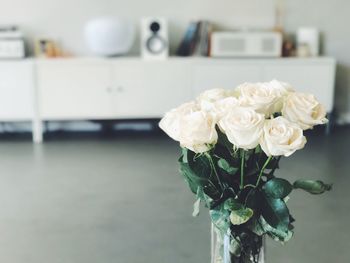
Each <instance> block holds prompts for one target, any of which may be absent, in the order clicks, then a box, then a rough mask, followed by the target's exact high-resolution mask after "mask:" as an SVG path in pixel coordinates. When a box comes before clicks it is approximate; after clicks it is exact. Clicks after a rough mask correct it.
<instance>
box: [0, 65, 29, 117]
mask: <svg viewBox="0 0 350 263" xmlns="http://www.w3.org/2000/svg"><path fill="white" fill-rule="evenodd" d="M33 84H34V83H33V64H32V63H31V62H29V61H6V62H1V63H0V94H1V96H0V120H1V121H6V120H31V119H32V118H33V113H34V102H33V92H34V89H33Z"/></svg>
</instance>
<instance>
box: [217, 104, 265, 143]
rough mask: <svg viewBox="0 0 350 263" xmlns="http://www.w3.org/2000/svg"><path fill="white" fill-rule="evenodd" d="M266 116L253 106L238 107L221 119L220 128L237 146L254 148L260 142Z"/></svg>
mask: <svg viewBox="0 0 350 263" xmlns="http://www.w3.org/2000/svg"><path fill="white" fill-rule="evenodd" d="M264 121H265V116H264V115H263V114H260V113H257V112H255V111H254V110H253V109H251V108H244V107H236V108H234V109H232V110H231V111H230V112H228V114H227V115H226V116H224V117H223V118H222V119H221V120H220V121H219V123H218V124H219V127H220V129H221V130H222V131H223V132H224V133H225V134H226V136H227V138H228V140H229V141H230V142H231V143H232V144H233V145H234V146H235V147H237V148H243V149H245V150H248V149H253V148H255V147H256V146H257V145H258V144H259V139H260V137H261V134H262V128H263V125H264Z"/></svg>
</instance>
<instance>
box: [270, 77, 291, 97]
mask: <svg viewBox="0 0 350 263" xmlns="http://www.w3.org/2000/svg"><path fill="white" fill-rule="evenodd" d="M265 84H266V85H268V86H270V87H271V88H272V89H274V90H275V91H276V92H277V93H278V95H279V96H280V97H283V96H285V95H288V93H290V92H295V89H294V88H293V87H292V85H290V84H289V83H287V82H282V81H278V80H276V79H274V80H271V81H270V82H266V83H265Z"/></svg>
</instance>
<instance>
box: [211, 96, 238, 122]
mask: <svg viewBox="0 0 350 263" xmlns="http://www.w3.org/2000/svg"><path fill="white" fill-rule="evenodd" d="M238 106H239V102H238V99H237V98H235V97H227V98H224V99H221V100H218V101H216V102H215V103H214V109H213V112H214V113H215V114H216V116H217V117H218V118H219V119H220V118H222V117H224V116H225V115H226V114H228V113H229V112H230V111H231V110H233V109H234V108H236V107H238Z"/></svg>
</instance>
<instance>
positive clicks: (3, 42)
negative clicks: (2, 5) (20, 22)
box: [0, 26, 25, 59]
mask: <svg viewBox="0 0 350 263" xmlns="http://www.w3.org/2000/svg"><path fill="white" fill-rule="evenodd" d="M24 57H25V45H24V39H23V34H22V32H21V31H19V30H18V28H17V27H16V26H3V27H1V26H0V59H16V58H24Z"/></svg>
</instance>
